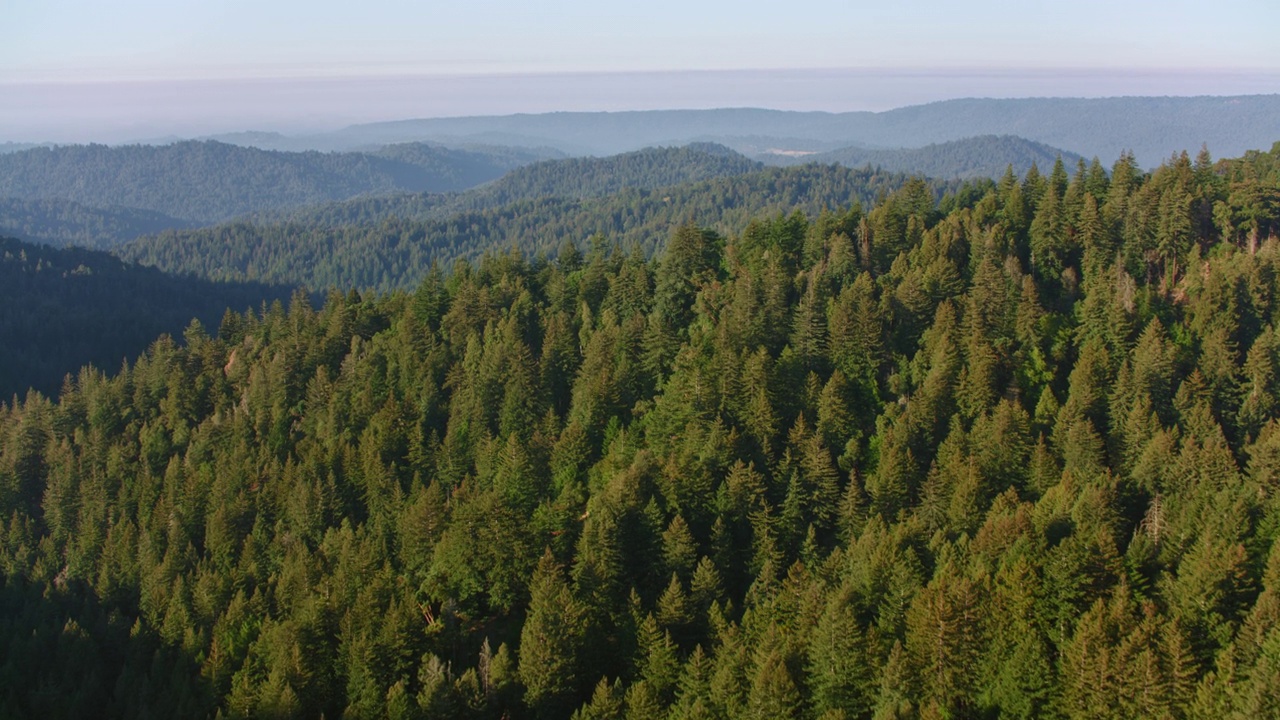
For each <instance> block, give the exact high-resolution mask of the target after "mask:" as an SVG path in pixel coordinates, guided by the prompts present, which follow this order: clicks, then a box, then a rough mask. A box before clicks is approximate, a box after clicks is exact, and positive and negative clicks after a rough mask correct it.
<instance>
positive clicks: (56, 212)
mask: <svg viewBox="0 0 1280 720" xmlns="http://www.w3.org/2000/svg"><path fill="white" fill-rule="evenodd" d="M198 225H199V223H196V222H192V221H190V220H180V219H178V218H175V217H171V216H169V215H164V214H161V213H158V212H153V211H150V210H138V209H135V208H121V207H115V208H98V207H90V206H88V205H82V204H80V203H78V202H72V201H70V200H47V199H46V200H20V199H18V198H0V236H9V237H16V238H19V239H22V240H26V241H28V242H36V243H42V244H45V245H58V246H61V245H77V246H80V247H86V248H96V249H99V250H105V249H108V248H111V247H115V246H116V245H119V244H121V243H124V242H128V241H129V240H133V239H134V238H137V237H140V236H142V235H153V234H155V233H159V232H163V231H165V230H175V229H185V228H193V227H197V226H198Z"/></svg>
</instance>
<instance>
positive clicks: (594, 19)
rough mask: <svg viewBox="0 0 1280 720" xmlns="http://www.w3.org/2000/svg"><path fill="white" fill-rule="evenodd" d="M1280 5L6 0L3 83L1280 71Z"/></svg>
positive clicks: (911, 0)
mask: <svg viewBox="0 0 1280 720" xmlns="http://www.w3.org/2000/svg"><path fill="white" fill-rule="evenodd" d="M1277 28H1280V2H1276V0H1215V1H1214V2H1211V3H1209V2H1204V0H1194V1H1193V0H1072V1H1070V2H1046V1H1043V0H1030V1H1025V0H1024V1H1023V2H1016V3H1015V2H993V1H992V0H975V1H970V2H954V1H952V2H942V1H939V0H877V1H876V2H848V1H846V2H838V1H836V0H790V1H789V2H781V1H779V0H773V1H771V2H767V3H763V2H753V1H752V0H734V1H729V0H711V1H697V0H642V1H639V2H630V3H608V2H603V1H601V0H550V1H543V2H529V1H528V0H471V1H470V2H460V1H457V0H455V1H453V2H438V1H434V0H432V1H427V2H423V1H422V0H416V1H415V0H359V1H357V0H342V1H341V2H335V1H333V0H276V1H274V2H272V1H270V0H216V1H209V0H204V1H196V0H113V1H110V2H104V1H103V0H0V82H15V81H17V82H33V81H37V82H38V81H48V80H55V81H59V80H60V81H68V80H74V81H84V80H93V81H97V80H120V79H183V78H249V77H282V76H284V77H297V76H335V75H365V74H418V73H428V74H459V73H461V74H468V73H492V72H501V73H510V72H561V71H623V70H680V69H743V68H750V69H770V68H847V67H864V68H865V67H929V68H936V67H957V66H958V67H970V68H972V67H1018V68H1028V67H1032V68H1064V67H1070V68H1082V67H1083V68H1100V67H1126V68H1135V67H1141V68H1197V69H1207V68H1215V69H1222V68H1246V69H1267V70H1276V69H1280V44H1277V42H1276V40H1275V34H1276V30H1277Z"/></svg>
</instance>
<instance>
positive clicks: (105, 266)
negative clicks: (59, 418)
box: [0, 237, 289, 715]
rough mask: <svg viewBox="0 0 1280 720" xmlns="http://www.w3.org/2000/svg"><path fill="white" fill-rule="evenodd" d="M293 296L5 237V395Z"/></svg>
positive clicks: (0, 303) (0, 250) (0, 388)
mask: <svg viewBox="0 0 1280 720" xmlns="http://www.w3.org/2000/svg"><path fill="white" fill-rule="evenodd" d="M288 297H289V289H288V288H281V287H269V286H265V285H260V284H257V283H211V282H207V281H203V280H198V279H196V278H190V277H174V276H170V275H165V274H164V273H161V272H159V271H157V270H155V269H153V268H144V267H138V266H136V265H129V264H126V263H123V262H121V261H120V260H119V259H118V258H116V257H114V256H112V255H108V254H106V253H102V252H93V251H89V250H56V249H53V248H49V247H44V246H40V245H30V244H27V243H23V242H19V241H17V240H12V239H6V238H2V237H0V338H3V342H0V398H2V399H3V400H6V401H7V400H9V399H11V398H13V397H14V395H15V394H16V395H19V396H21V395H26V393H27V388H30V387H34V388H35V389H37V390H39V391H41V392H44V393H46V394H54V393H56V392H57V391H58V389H59V388H60V387H61V386H62V380H63V377H64V376H65V375H66V374H67V373H71V374H73V375H74V374H76V373H78V372H79V370H80V368H81V367H82V366H84V365H89V364H92V365H95V366H97V367H98V368H99V369H101V370H104V371H107V372H111V373H114V372H116V371H118V370H119V369H120V365H121V362H122V361H124V360H126V359H130V360H131V359H133V358H136V357H137V356H138V355H140V354H141V353H142V352H143V351H144V350H146V349H147V347H148V346H149V345H150V344H151V343H152V341H154V340H155V338H156V337H157V336H159V335H160V334H161V333H169V334H171V335H174V336H178V335H180V334H181V333H182V332H183V329H184V328H186V327H187V325H188V324H190V322H191V320H192V319H193V318H199V319H200V321H201V322H202V323H203V324H204V326H205V327H209V328H216V327H217V325H218V323H219V322H220V321H221V319H222V316H223V314H224V313H225V312H226V310H227V309H228V308H231V309H234V310H237V311H244V310H246V309H249V308H255V307H260V306H261V305H262V304H263V303H270V302H272V301H276V300H281V299H287V298H288ZM3 714H4V713H3V712H0V715H3Z"/></svg>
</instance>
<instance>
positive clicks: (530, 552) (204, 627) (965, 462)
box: [0, 146, 1280, 720]
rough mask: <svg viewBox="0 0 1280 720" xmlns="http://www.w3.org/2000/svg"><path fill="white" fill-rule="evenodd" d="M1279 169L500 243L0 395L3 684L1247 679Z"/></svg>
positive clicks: (576, 692)
mask: <svg viewBox="0 0 1280 720" xmlns="http://www.w3.org/2000/svg"><path fill="white" fill-rule="evenodd" d="M1277 167H1280V146H1278V147H1277V148H1275V149H1273V150H1272V151H1271V152H1270V153H1257V154H1253V155H1251V156H1249V157H1246V158H1243V159H1241V160H1236V161H1229V162H1223V163H1218V164H1216V165H1215V164H1214V163H1211V162H1210V161H1209V159H1208V158H1207V156H1204V155H1202V156H1201V157H1200V158H1199V159H1197V160H1195V161H1192V160H1190V159H1189V158H1187V157H1186V156H1185V155H1182V156H1180V157H1178V158H1175V159H1173V160H1171V161H1170V163H1168V164H1167V165H1165V166H1163V167H1161V168H1160V169H1159V170H1157V171H1155V172H1154V173H1152V174H1149V175H1148V174H1144V173H1143V172H1141V171H1140V170H1139V169H1138V168H1137V166H1136V163H1135V162H1134V160H1133V159H1132V158H1131V157H1129V156H1124V157H1121V159H1120V160H1119V161H1118V162H1117V163H1116V164H1115V165H1114V167H1113V168H1112V170H1111V172H1110V173H1109V174H1108V173H1106V172H1103V171H1102V170H1101V168H1099V167H1096V168H1093V169H1089V168H1085V169H1084V170H1083V171H1081V172H1077V173H1075V174H1074V175H1073V174H1071V173H1069V172H1067V171H1066V170H1065V169H1063V167H1062V166H1060V165H1059V166H1057V167H1055V168H1054V169H1053V171H1051V172H1050V173H1048V174H1047V175H1042V174H1040V173H1034V174H1029V175H1028V176H1026V177H1024V178H1017V177H1014V176H1013V175H1008V176H1006V177H1005V178H1003V179H1002V180H1001V181H1000V182H999V183H997V184H994V185H991V186H988V187H987V188H985V190H984V191H983V192H979V193H976V194H966V195H963V196H956V197H953V198H952V199H950V200H949V201H948V203H947V204H946V205H939V203H938V202H937V198H936V196H935V195H934V193H933V192H932V191H931V190H930V188H929V187H928V186H927V185H925V184H924V183H921V182H911V183H907V184H905V185H903V186H902V187H901V188H899V189H898V190H897V191H895V192H893V193H891V194H889V195H888V196H887V197H886V198H884V200H883V201H882V202H879V203H877V204H876V205H875V207H874V208H872V209H871V210H869V211H867V212H865V213H864V212H863V211H861V210H859V209H858V208H857V207H853V208H850V209H847V210H845V211H843V212H841V213H835V214H826V215H824V216H822V217H820V218H816V217H810V218H806V217H805V216H804V215H801V214H789V215H784V216H779V215H775V214H773V213H771V212H770V213H766V214H764V215H763V216H761V217H759V218H758V219H757V220H755V221H754V222H751V223H749V224H746V225H745V226H744V227H743V228H742V229H741V230H740V231H738V232H734V233H732V234H728V235H725V234H719V233H716V232H714V231H711V230H709V229H706V228H700V227H698V226H695V225H690V224H679V225H678V227H677V228H676V229H674V231H673V232H672V233H671V235H670V239H669V240H668V241H667V242H666V244H665V249H664V250H663V252H662V253H661V254H659V255H658V256H657V257H655V258H654V259H652V260H646V259H644V257H643V256H642V254H640V253H639V252H633V251H627V250H619V249H617V248H616V247H613V246H611V244H610V242H608V241H597V242H594V243H592V244H591V245H590V246H589V247H588V248H586V249H585V251H580V250H579V249H578V248H577V247H576V246H575V245H573V244H571V243H569V244H565V245H564V247H563V250H562V251H561V252H559V253H558V254H557V255H556V256H555V257H554V259H550V260H546V259H535V260H532V261H531V260H529V259H528V258H527V257H526V256H525V255H524V254H522V253H520V252H510V253H496V254H492V253H491V254H488V255H486V256H485V257H483V258H481V259H478V260H477V261H476V262H474V263H466V262H463V263H459V264H457V265H456V266H453V267H452V269H451V270H449V271H448V272H443V271H440V270H435V271H432V272H430V273H428V274H426V276H425V277H423V278H422V279H421V281H420V282H419V283H418V284H417V286H416V288H415V289H414V290H413V291H411V292H394V293H390V294H388V295H385V296H382V297H377V298H374V297H372V296H368V297H362V296H361V295H360V294H358V293H355V292H345V293H339V292H335V293H333V294H332V295H331V296H330V297H329V299H328V301H327V302H326V303H325V304H324V306H323V307H322V308H321V309H319V310H315V309H313V308H312V307H311V305H310V304H309V303H307V302H306V301H305V300H303V299H301V298H300V299H298V300H296V301H295V302H293V303H291V304H290V306H289V307H288V308H285V307H283V306H280V305H276V306H272V307H270V308H268V309H265V310H264V311H262V312H253V313H249V314H244V315H228V316H227V317H226V318H225V319H224V320H223V321H222V323H221V325H220V327H219V328H218V334H217V336H216V337H213V336H212V333H209V332H201V331H200V330H198V329H194V328H193V329H192V331H190V332H188V333H187V334H186V338H185V343H183V344H178V343H175V342H173V341H171V340H169V339H162V340H160V341H158V342H157V343H156V344H155V345H154V346H153V347H152V349H151V350H150V351H149V353H148V354H147V356H146V357H145V358H143V359H141V360H139V361H138V362H137V363H136V364H135V365H132V366H130V367H129V368H127V369H125V370H124V371H122V372H120V373H118V374H112V375H104V374H102V373H99V372H95V371H85V372H82V373H80V375H79V376H78V377H77V378H76V379H75V381H74V382H73V383H72V384H71V385H69V386H68V387H67V389H66V390H65V391H64V393H63V394H62V396H61V398H60V399H59V400H57V401H56V402H55V401H51V400H47V399H45V398H43V397H40V396H38V395H31V396H29V397H28V398H27V399H25V400H22V401H20V402H18V403H17V404H15V405H6V406H3V407H0V517H3V518H4V521H3V524H2V525H0V579H2V580H0V583H2V584H0V609H2V612H0V618H2V620H0V714H3V715H5V716H7V717H15V718H23V717H31V718H36V717H68V716H77V715H87V714H93V715H95V716H113V717H206V716H207V717H212V716H215V715H217V716H221V717H223V718H236V717H319V716H321V715H323V716H324V717H330V718H337V717H350V718H363V717H369V718H380V717H394V718H436V717H476V718H500V717H513V718H514V717H531V718H570V717H573V718H578V719H579V720H586V719H588V718H593V719H595V718H600V719H604V718H610V719H613V718H622V717H626V718H678V719H685V718H770V719H773V718H815V719H816V718H822V719H824V720H834V719H835V718H872V717H874V718H944V717H956V718H985V717H1001V718H1043V717H1061V718H1080V719H1082V720H1083V719H1086V718H1087V719H1089V720H1095V719H1098V718H1117V719H1120V718H1123V719H1126V720H1127V719H1131V718H1137V717H1151V718H1175V719H1180V718H1223V719H1224V720H1225V719H1227V718H1241V719H1243V718H1269V717H1277V716H1280V695H1278V694H1277V693H1276V688H1277V687H1280V544H1277V542H1276V540H1277V536H1278V535H1280V333H1278V331H1277V327H1280V325H1278V324H1277V321H1278V320H1280V238H1277V237H1276V233H1277V232H1278V231H1280V214H1278V211H1280V177H1277ZM778 177H783V176H781V175H779V176H778ZM726 187H729V186H728V185H726Z"/></svg>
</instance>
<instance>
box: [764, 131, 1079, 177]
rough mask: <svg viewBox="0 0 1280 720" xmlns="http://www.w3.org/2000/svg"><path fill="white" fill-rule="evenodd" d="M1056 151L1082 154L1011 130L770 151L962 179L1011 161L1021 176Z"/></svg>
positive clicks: (795, 159) (1066, 156)
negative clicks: (907, 143) (908, 143)
mask: <svg viewBox="0 0 1280 720" xmlns="http://www.w3.org/2000/svg"><path fill="white" fill-rule="evenodd" d="M1059 157H1061V158H1062V161H1063V162H1064V163H1067V164H1068V165H1074V164H1075V163H1076V161H1078V160H1080V159H1081V158H1080V156H1079V155H1076V154H1075V153H1070V152H1066V151H1063V150H1058V149H1057V148H1053V147H1049V146H1048V145H1045V144H1044V143H1038V142H1035V141H1032V140H1026V139H1024V138H1020V137H1016V136H1013V135H1000V136H997V135H982V136H979V137H973V138H965V139H963V140H955V141H952V142H945V143H935V144H933V145H927V146H925V147H920V148H902V149H896V150H876V149H870V148H864V147H847V148H841V149H839V150H833V151H830V152H823V153H806V154H804V155H799V156H790V157H788V156H776V155H775V156H773V157H772V158H771V160H772V161H773V162H780V163H784V164H787V163H801V162H819V163H839V164H841V165H845V166H847V167H862V166H864V165H870V166H872V167H878V168H882V169H884V170H888V171H890V172H907V173H918V174H921V175H925V176H927V177H936V178H948V179H950V178H961V179H967V178H982V177H986V178H999V177H1000V176H1002V175H1004V173H1005V171H1006V170H1007V169H1008V168H1009V167H1010V166H1012V167H1013V171H1014V173H1016V174H1017V175H1018V176H1022V175H1025V174H1026V172H1027V170H1029V169H1030V168H1031V166H1032V165H1033V164H1034V165H1036V166H1038V167H1040V168H1043V169H1047V168H1049V167H1050V166H1052V165H1053V163H1054V161H1055V160H1057V158H1059Z"/></svg>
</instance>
